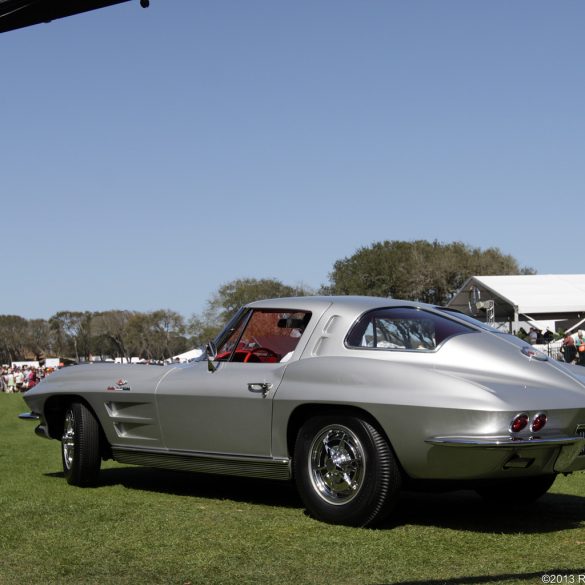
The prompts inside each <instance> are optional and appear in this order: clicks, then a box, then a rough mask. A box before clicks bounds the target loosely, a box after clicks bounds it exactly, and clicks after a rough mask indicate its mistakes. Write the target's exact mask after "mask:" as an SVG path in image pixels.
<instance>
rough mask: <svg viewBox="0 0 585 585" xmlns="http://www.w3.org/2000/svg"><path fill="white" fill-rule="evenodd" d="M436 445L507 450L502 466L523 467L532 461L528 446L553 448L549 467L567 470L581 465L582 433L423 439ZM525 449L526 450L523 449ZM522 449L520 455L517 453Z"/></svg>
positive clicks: (584, 465)
mask: <svg viewBox="0 0 585 585" xmlns="http://www.w3.org/2000/svg"><path fill="white" fill-rule="evenodd" d="M425 443H428V444H430V445H433V446H437V447H463V448H472V449H473V448H475V449H481V450H493V449H496V450H500V451H502V452H506V451H511V454H510V457H509V458H506V461H505V463H504V465H503V468H504V469H510V468H527V467H530V466H531V465H532V462H533V461H534V457H536V454H533V456H532V457H531V455H530V450H537V449H557V455H556V458H555V459H554V464H553V470H554V472H556V473H570V472H572V471H579V470H582V469H585V437H583V436H567V435H558V436H551V437H534V438H529V439H515V438H512V437H510V436H507V435H506V436H492V437H477V436H476V437H474V436H450V437H431V438H429V439H426V440H425ZM527 451H528V452H527ZM519 452H521V453H522V456H520V455H519Z"/></svg>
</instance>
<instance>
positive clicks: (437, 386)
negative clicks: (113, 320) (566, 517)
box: [21, 297, 585, 526]
mask: <svg viewBox="0 0 585 585" xmlns="http://www.w3.org/2000/svg"><path fill="white" fill-rule="evenodd" d="M582 371H583V370H582V368H578V367H577V366H570V365H568V364H561V363H559V362H556V361H555V360H550V359H548V358H547V356H545V355H544V354H542V353H540V352H538V351H536V350H534V349H533V348H532V347H531V346H530V345H529V344H527V343H525V342H523V341H521V340H519V339H518V338H516V337H513V336H511V335H507V334H503V333H501V332H498V331H496V330H494V329H491V328H489V327H487V326H485V325H483V324H481V323H479V322H477V321H475V320H473V319H471V318H469V317H467V316H465V315H463V314H461V313H458V312H456V311H453V310H448V309H444V308H440V307H435V306H430V305H424V304H421V303H413V302H406V301H399V300H389V299H385V298H372V297H300V298H285V299H273V300H266V301H258V302H255V303H251V304H249V305H247V306H245V307H243V308H242V309H241V310H240V311H238V313H237V314H236V315H235V316H234V317H233V319H232V320H231V321H230V322H229V323H228V325H227V326H226V328H225V329H224V330H223V332H222V333H221V334H220V335H219V336H218V337H217V339H215V340H214V341H213V342H211V343H210V344H209V346H208V348H207V353H206V354H204V355H202V356H201V358H199V360H198V361H195V362H191V363H188V364H172V365H168V366H163V367H154V366H153V367H144V366H135V365H106V364H104V365H102V364H95V365H81V366H73V367H70V368H66V369H64V370H61V371H59V372H57V373H55V374H53V375H52V376H50V377H49V378H47V379H45V380H44V381H43V382H41V383H40V384H39V385H38V386H36V387H35V388H33V389H32V390H30V391H29V392H27V393H26V394H25V395H24V398H25V400H26V402H27V404H28V406H29V407H30V409H31V413H29V414H26V415H21V416H24V417H25V418H36V419H39V420H40V424H39V426H38V427H37V433H38V434H40V435H41V436H44V437H47V438H50V439H56V440H58V441H60V442H61V452H62V459H63V469H64V474H65V477H66V479H67V481H68V482H69V483H70V484H73V485H79V486H85V485H95V484H98V483H99V469H100V464H101V461H102V460H103V459H115V460H116V461H119V462H121V463H128V464H138V465H146V466H151V467H161V468H168V469H178V470H190V471H196V472H206V473H213V474H218V475H238V476H250V477H262V478H271V479H279V480H285V481H286V480H294V482H295V484H296V486H297V489H298V491H299V493H300V496H301V498H302V500H303V502H304V504H305V506H306V508H307V509H308V510H309V512H310V513H311V514H312V515H313V516H314V517H316V518H318V519H320V520H323V521H326V522H331V523H340V524H346V525H351V526H368V525H372V524H374V523H377V522H380V521H381V520H382V519H384V518H385V517H386V516H387V515H388V514H390V512H391V511H392V508H393V507H394V505H395V504H396V502H397V500H398V498H399V494H400V491H401V489H403V488H404V487H406V488H410V487H416V486H417V485H433V486H439V487H444V486H448V487H470V488H473V489H475V490H477V491H478V492H479V493H480V494H481V495H483V496H484V497H485V498H487V499H491V500H496V501H502V502H506V501H512V500H518V499H519V500H522V501H529V500H533V499H535V498H537V497H539V496H541V495H542V494H544V493H545V492H546V491H547V490H548V489H549V487H550V486H551V485H552V483H553V482H554V480H555V477H556V476H557V474H559V473H571V472H573V471H577V470H582V469H585V448H584V447H585V377H584V376H583V375H581V374H580V372H582Z"/></svg>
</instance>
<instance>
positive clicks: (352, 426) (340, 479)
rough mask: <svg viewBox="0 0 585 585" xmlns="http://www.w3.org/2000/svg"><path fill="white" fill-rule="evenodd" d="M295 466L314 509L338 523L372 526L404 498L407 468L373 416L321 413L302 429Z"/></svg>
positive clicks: (301, 488)
mask: <svg viewBox="0 0 585 585" xmlns="http://www.w3.org/2000/svg"><path fill="white" fill-rule="evenodd" d="M293 471H294V476H295V482H296V485H297V489H298V491H299V494H300V496H301V499H302V500H303V503H304V504H305V506H306V507H307V509H308V511H309V512H310V513H311V514H312V515H313V516H314V517H315V518H317V519H319V520H323V521H324V522H329V523H332V524H345V525H348V526H369V525H371V524H373V523H375V522H379V521H380V520H382V519H383V518H385V517H386V516H387V515H388V514H389V513H390V512H391V510H392V508H393V506H394V504H395V503H396V501H397V499H398V494H399V492H400V486H401V479H402V478H401V472H400V468H399V466H398V464H397V462H396V459H395V457H394V454H393V452H392V449H391V448H390V445H389V444H388V441H387V440H386V439H385V437H384V436H383V435H382V434H381V433H380V431H379V430H378V429H377V428H376V427H375V426H373V425H372V424H370V423H369V422H368V421H366V420H364V419H362V418H359V417H354V416H344V415H340V416H333V415H331V416H319V417H315V418H311V419H309V420H308V421H307V422H305V424H304V425H303V426H302V427H301V429H300V430H299V432H298V435H297V439H296V443H295V451H294V460H293Z"/></svg>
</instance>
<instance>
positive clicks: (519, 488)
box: [476, 474, 557, 506]
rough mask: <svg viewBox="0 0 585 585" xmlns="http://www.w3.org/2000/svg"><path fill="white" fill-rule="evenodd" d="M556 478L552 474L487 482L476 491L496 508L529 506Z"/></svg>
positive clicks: (544, 492) (542, 494) (546, 490)
mask: <svg viewBox="0 0 585 585" xmlns="http://www.w3.org/2000/svg"><path fill="white" fill-rule="evenodd" d="M556 478H557V476H556V475H554V474H553V475H540V476H536V477H518V478H514V479H503V480H499V481H493V482H487V483H485V484H484V485H482V486H481V487H478V488H477V489H476V491H477V493H478V494H479V495H480V496H481V497H482V498H483V499H484V500H485V501H486V502H488V503H490V504H494V505H498V506H506V505H518V504H531V503H532V502H534V501H535V500H538V498H540V497H541V496H544V494H546V492H548V490H549V489H550V488H551V486H552V484H553V483H554V482H555V479H556Z"/></svg>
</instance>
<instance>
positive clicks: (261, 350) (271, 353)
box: [244, 347, 279, 363]
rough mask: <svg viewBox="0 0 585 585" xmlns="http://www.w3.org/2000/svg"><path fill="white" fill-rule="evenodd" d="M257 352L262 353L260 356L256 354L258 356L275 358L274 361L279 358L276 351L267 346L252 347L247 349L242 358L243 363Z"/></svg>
mask: <svg viewBox="0 0 585 585" xmlns="http://www.w3.org/2000/svg"><path fill="white" fill-rule="evenodd" d="M257 353H259V354H263V355H261V356H258V357H259V358H260V357H265V358H275V360H276V361H278V360H279V355H278V354H277V353H276V352H274V351H272V350H271V349H268V348H267V347H255V348H254V349H251V350H250V351H249V353H248V355H247V356H246V357H245V358H244V363H245V362H247V361H249V360H250V358H251V357H252V356H253V355H255V354H257Z"/></svg>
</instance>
